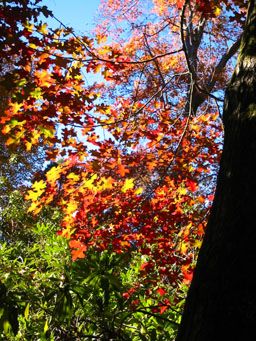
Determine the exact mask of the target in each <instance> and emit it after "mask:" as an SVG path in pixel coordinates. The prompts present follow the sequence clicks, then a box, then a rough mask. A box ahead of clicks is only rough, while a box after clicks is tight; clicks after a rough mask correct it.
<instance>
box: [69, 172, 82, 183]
mask: <svg viewBox="0 0 256 341" xmlns="http://www.w3.org/2000/svg"><path fill="white" fill-rule="evenodd" d="M67 179H70V180H73V181H78V180H79V179H80V176H79V175H77V174H75V173H69V174H68V176H67Z"/></svg>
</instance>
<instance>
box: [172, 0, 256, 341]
mask: <svg viewBox="0 0 256 341" xmlns="http://www.w3.org/2000/svg"><path fill="white" fill-rule="evenodd" d="M223 118H224V128H225V138H224V147H223V154H222V160H221V164H220V171H219V176H218V182H217V189H216V194H215V199H214V203H213V207H212V212H211V216H210V219H209V222H208V225H207V229H206V235H205V238H204V242H203V245H202V248H201V250H200V253H199V257H198V262H197V266H196V270H195V274H194V278H193V281H192V284H191V287H190V290H189V293H188V297H187V301H186V305H185V310H184V314H183V318H182V322H181V326H180V329H179V333H178V336H177V339H176V341H219V340H225V341H229V340H230V341H234V340H239V341H247V340H256V273H255V269H256V0H251V1H250V5H249V9H248V15H247V22H246V25H245V30H244V34H243V38H242V43H241V49H240V55H239V58H238V62H237V66H236V69H235V71H234V74H233V76H232V79H231V81H230V83H229V85H228V88H227V90H226V97H225V104H224V114H223Z"/></svg>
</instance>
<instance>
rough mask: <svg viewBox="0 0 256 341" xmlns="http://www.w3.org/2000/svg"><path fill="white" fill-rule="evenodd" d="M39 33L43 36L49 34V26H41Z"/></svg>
mask: <svg viewBox="0 0 256 341" xmlns="http://www.w3.org/2000/svg"><path fill="white" fill-rule="evenodd" d="M38 31H39V32H40V33H42V34H47V33H48V29H47V24H42V25H41V26H39V28H38Z"/></svg>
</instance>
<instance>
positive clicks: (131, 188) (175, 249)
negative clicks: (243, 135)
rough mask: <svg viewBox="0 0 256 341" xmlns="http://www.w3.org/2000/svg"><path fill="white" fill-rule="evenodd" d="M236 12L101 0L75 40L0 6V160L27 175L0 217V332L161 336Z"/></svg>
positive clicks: (187, 260)
mask: <svg viewBox="0 0 256 341" xmlns="http://www.w3.org/2000/svg"><path fill="white" fill-rule="evenodd" d="M245 5H246V3H244V2H243V1H238V0H236V1H231V0H225V1H219V0H212V1H199V0H191V1H189V0H186V1H175V2H174V1H172V0H168V1H166V0H147V1H142V0H137V1H135V0H128V1H125V2H123V1H119V0H114V1H113V0H103V1H102V3H101V7H100V9H99V11H100V12H99V17H100V21H99V24H98V25H97V26H96V27H95V31H94V32H93V33H92V34H91V36H90V37H87V36H83V35H78V34H77V33H76V32H74V30H73V29H72V28H70V27H67V26H65V23H62V22H61V21H60V20H59V19H58V18H57V16H58V14H56V17H55V14H53V13H52V12H51V11H50V10H49V9H48V8H47V7H46V6H45V5H44V4H43V1H41V0H33V1H32V0H13V1H11V0H7V1H4V2H1V5H0V6H1V7H0V21H1V25H2V27H1V39H0V60H1V63H0V89H1V90H2V95H1V100H2V104H1V107H0V110H1V117H0V126H1V134H2V135H1V141H0V150H1V154H2V153H5V154H4V155H7V158H8V155H16V156H15V157H16V159H17V164H19V165H22V164H23V165H24V162H25V161H26V162H28V165H30V166H31V169H29V168H28V167H26V166H25V170H26V171H27V172H28V173H26V172H24V175H23V173H22V180H21V182H19V183H17V184H16V185H15V186H16V187H15V186H14V187H15V188H11V189H10V188H9V189H8V190H9V192H8V191H7V190H6V191H7V192H6V195H7V202H11V203H12V204H10V205H2V204H1V208H0V209H1V211H0V212H1V215H2V217H4V218H1V223H2V226H5V228H6V226H9V225H8V224H10V223H11V221H12V224H13V221H15V222H16V223H15V224H14V225H13V229H9V230H8V228H7V231H9V232H10V231H15V229H16V227H17V229H19V231H21V228H24V231H26V233H27V235H26V238H23V237H22V233H21V234H18V236H19V238H18V240H17V241H15V240H14V238H12V236H11V233H9V235H8V234H6V235H5V236H4V238H2V239H3V242H1V246H0V253H1V255H2V258H1V262H2V265H1V270H0V271H1V274H0V275H1V277H0V285H1V296H2V298H3V300H2V301H1V302H3V303H1V306H0V323H1V324H0V328H2V330H3V333H4V334H3V335H5V337H7V336H8V335H9V336H8V337H9V338H10V340H12V339H14V340H15V339H16V338H17V339H21V340H25V339H28V340H31V339H35V340H36V339H38V338H39V339H42V340H44V339H50V340H58V339H60V340H64V339H67V340H69V339H72V338H73V339H75V340H76V339H77V340H80V339H85V340H86V339H87V338H88V339H93V338H94V339H99V340H109V339H110V338H111V337H112V338H113V339H116V340H171V339H174V336H175V330H176V326H177V324H178V323H179V318H180V311H181V309H182V304H183V300H184V296H185V292H186V288H187V286H188V285H189V283H190V281H191V278H192V274H193V267H194V265H195V261H196V255H197V252H198V249H199V248H200V245H201V241H202V238H203V235H204V228H205V225H206V221H207V217H208V213H209V208H210V206H211V202H212V199H213V192H214V187H215V179H216V173H217V170H218V162H219V158H220V152H221V148H222V120H221V111H222V102H223V89H224V87H225V84H226V82H227V80H228V78H229V75H230V72H231V70H232V66H233V62H234V61H233V57H234V56H235V54H236V52H237V50H238V47H239V43H240V34H241V31H242V26H243V22H244V17H245V14H244V13H245ZM49 17H51V18H53V19H55V21H56V23H58V25H57V28H51V27H49V26H48V24H47V18H49ZM13 18H15V20H13ZM86 73H87V74H89V76H90V79H95V80H96V81H95V82H94V83H91V84H90V83H88V81H87V80H86ZM2 141H3V142H2ZM37 148H38V149H37ZM40 148H41V149H40ZM13 151H15V153H14V152H13ZM8 153H9V154H8ZM11 153H13V154H11ZM40 153H42V155H43V156H44V157H45V158H46V160H47V165H46V167H45V168H44V170H40V171H39V170H38V169H37V167H36V162H33V157H35V160H39V155H40ZM17 155H18V156H17ZM26 155H30V157H31V159H30V160H29V159H28V158H26ZM11 164H12V163H11ZM39 164H40V162H39ZM0 167H1V176H2V174H4V176H3V177H2V178H3V179H5V180H4V181H5V183H6V184H8V183H12V180H11V179H12V178H11V174H12V173H11V172H13V170H12V169H11V168H10V166H8V165H7V166H6V165H4V164H3V165H2V164H0ZM6 167H7V168H6ZM8 167H9V168H8ZM26 174H29V179H28V178H27V176H26ZM31 174H33V179H32V178H31V176H30V175H31ZM16 179H17V178H16ZM13 185H14V183H13ZM29 185H31V186H30V189H29V190H26V188H25V187H27V186H29ZM6 186H7V185H6ZM6 188H7V187H6ZM25 192H26V193H25ZM20 195H23V197H21V196H20ZM22 198H25V199H26V201H27V203H25V204H24V203H23V199H22ZM9 199H10V200H11V201H10V200H9ZM18 202H20V203H21V204H22V205H24V206H23V208H22V209H23V210H24V211H23V213H24V214H23V215H21V216H20V217H21V218H20V222H19V224H18V223H17V216H16V218H15V219H16V220H15V219H13V218H12V219H11V218H10V217H11V216H12V214H11V213H10V212H11V211H10V210H11V207H12V205H16V211H15V210H14V211H13V212H16V213H17V212H18V210H17V205H18V204H17V203H18ZM22 205H21V206H22ZM27 205H29V207H28V213H25V210H26V206H27ZM4 212H5V213H4ZM3 213H4V214H3ZM17 214H18V213H17ZM54 219H56V220H54ZM54 222H55V223H54ZM28 227H29V231H27V228H28ZM1 230H2V231H3V227H1ZM13 233H14V232H13ZM11 268H12V270H11ZM28 283H29V284H28ZM14 334H16V336H14Z"/></svg>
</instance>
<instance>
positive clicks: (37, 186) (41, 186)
mask: <svg viewBox="0 0 256 341" xmlns="http://www.w3.org/2000/svg"><path fill="white" fill-rule="evenodd" d="M45 187H46V183H45V182H44V180H40V181H35V182H34V183H33V185H32V188H33V189H34V190H35V191H37V192H40V191H42V190H43V189H44V188H45Z"/></svg>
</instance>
